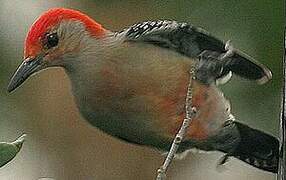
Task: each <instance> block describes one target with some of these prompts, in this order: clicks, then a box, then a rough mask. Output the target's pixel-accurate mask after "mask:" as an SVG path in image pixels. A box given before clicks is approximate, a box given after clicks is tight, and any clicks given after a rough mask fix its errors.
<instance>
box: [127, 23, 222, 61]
mask: <svg viewBox="0 0 286 180" xmlns="http://www.w3.org/2000/svg"><path fill="white" fill-rule="evenodd" d="M124 33H126V39H127V40H129V41H143V42H148V43H151V44H154V45H157V46H160V47H163V48H170V49H173V50H175V51H178V52H179V53H181V54H184V55H186V56H189V57H197V56H198V55H199V54H200V53H201V52H203V51H204V50H206V49H208V50H212V51H217V52H221V53H222V52H224V51H225V50H224V43H223V42H222V41H220V40H218V39H216V38H214V37H212V36H211V35H210V34H208V33H207V32H206V31H204V30H202V29H199V28H196V27H194V26H192V25H191V24H187V23H178V22H176V21H146V22H142V23H138V24H134V25H132V26H131V27H130V28H128V29H126V30H125V31H124Z"/></svg>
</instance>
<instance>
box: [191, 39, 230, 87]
mask: <svg viewBox="0 0 286 180" xmlns="http://www.w3.org/2000/svg"><path fill="white" fill-rule="evenodd" d="M225 50H226V52H225V53H219V52H217V51H210V50H205V51H203V52H202V53H201V54H200V55H199V63H198V66H197V69H196V79H198V80H199V81H201V82H202V83H204V84H212V83H216V84H224V83H226V82H227V81H228V80H230V78H231V75H232V73H231V71H229V70H228V69H227V68H226V67H227V63H228V62H229V61H230V58H231V57H232V56H233V55H234V53H235V49H234V47H233V45H232V44H231V42H230V41H227V42H226V44H225Z"/></svg>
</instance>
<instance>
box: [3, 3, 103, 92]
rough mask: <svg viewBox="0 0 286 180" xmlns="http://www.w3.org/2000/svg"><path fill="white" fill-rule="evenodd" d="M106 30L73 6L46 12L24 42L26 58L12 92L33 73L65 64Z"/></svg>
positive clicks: (10, 84) (18, 70)
mask: <svg viewBox="0 0 286 180" xmlns="http://www.w3.org/2000/svg"><path fill="white" fill-rule="evenodd" d="M105 33H106V30H105V29H104V28H103V27H102V26H101V25H100V24H98V23H97V22H95V21H94V20H93V19H91V18H90V17H88V16H87V15H85V14H83V13H81V12H79V11H76V10H71V9H65V8H54V9H50V10H48V11H47V12H45V13H43V14H42V15H41V16H40V17H39V18H38V19H37V20H36V21H35V22H34V24H33V25H32V26H31V28H30V30H29V32H28V33H27V36H26V40H25V44H24V60H23V62H22V63H21V65H20V66H19V67H18V69H17V71H16V72H15V74H14V75H13V77H12V78H11V80H10V83H9V85H8V91H9V92H11V91H13V90H14V89H16V88H17V87H18V86H20V85H21V84H22V83H23V82H24V81H25V80H26V79H27V78H28V77H29V76H31V75H32V74H34V73H36V72H38V71H40V70H42V69H45V68H47V67H52V66H61V65H63V63H64V59H67V57H73V56H76V55H77V53H79V52H80V51H82V49H84V47H83V46H84V45H85V44H86V43H88V42H87V41H88V39H90V37H94V38H99V37H100V36H102V35H104V34H105Z"/></svg>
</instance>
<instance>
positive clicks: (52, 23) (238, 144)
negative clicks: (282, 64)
mask: <svg viewBox="0 0 286 180" xmlns="http://www.w3.org/2000/svg"><path fill="white" fill-rule="evenodd" d="M231 48H232V47H231V46H230V45H229V43H226V44H225V43H223V42H222V41H220V40H218V39H217V38H214V37H212V36H211V35H209V34H208V33H207V32H205V31H204V30H202V29H200V28H196V27H194V26H192V25H191V24H188V23H178V22H176V21H161V20H158V21H146V22H142V23H138V24H134V25H132V26H130V27H129V28H126V29H124V30H122V31H120V32H112V31H110V30H106V29H105V28H103V27H102V26H101V25H100V24H98V23H97V22H95V21H94V20H93V19H91V18H90V17H88V16H87V15H84V14H82V13H81V12H78V11H75V10H70V9H64V8H55V9H51V10H49V11H47V12H45V13H44V14H43V15H41V16H40V17H39V18H38V19H37V20H36V22H35V23H34V24H33V25H32V27H31V29H30V31H29V33H28V35H27V38H26V41H25V52H24V58H25V59H24V61H23V63H22V64H21V65H20V67H19V68H18V70H17V71H16V72H15V74H14V76H13V77H12V79H11V82H10V84H9V86H8V91H13V90H14V89H15V88H17V87H18V86H19V85H20V84H22V83H23V82H24V81H25V80H26V79H27V78H28V77H29V76H30V75H32V74H34V73H35V72H38V71H40V70H42V69H46V68H49V67H62V68H64V70H65V72H66V73H67V75H68V76H69V78H70V80H71V85H72V92H73V95H74V97H75V102H76V104H77V107H78V108H79V110H80V113H81V114H82V116H83V117H84V118H85V119H86V120H87V121H88V122H89V123H91V124H92V125H93V126H95V127H97V128H99V129H101V130H102V131H104V132H106V133H108V134H110V135H112V136H115V137H118V138H120V139H123V140H126V141H128V142H131V143H136V144H140V145H146V146H150V147H154V148H157V149H159V150H162V151H167V150H168V149H169V147H170V144H171V142H172V140H173V137H174V135H175V134H176V132H177V131H178V129H179V128H180V124H181V122H182V121H183V119H184V116H185V109H184V106H185V98H186V90H187V87H188V82H189V78H190V77H189V76H190V74H189V71H190V67H191V66H193V65H194V64H195V63H196V64H197V66H196V67H197V68H196V80H195V81H194V83H193V106H194V107H196V109H197V110H198V112H197V115H196V117H195V118H194V119H193V120H192V122H191V125H190V128H189V130H188V132H187V134H186V138H185V139H184V141H183V142H182V144H181V146H180V149H179V152H183V151H185V150H188V149H191V148H198V149H201V150H205V151H215V150H218V151H222V152H225V153H226V154H227V156H234V157H236V158H238V159H241V160H242V161H244V162H247V163H249V164H251V165H253V166H255V167H258V168H260V169H263V170H266V171H271V172H277V164H278V154H279V153H278V146H279V142H278V140H277V139H276V138H275V137H272V136H270V135H267V134H266V133H264V132H262V131H258V130H255V129H252V128H250V127H248V126H246V125H243V124H241V123H239V122H236V121H234V118H233V116H232V115H231V113H230V104H229V103H228V101H227V100H226V99H225V97H224V96H223V95H222V93H221V91H220V90H219V89H218V88H217V86H216V85H217V82H222V80H227V79H228V78H230V76H231V73H233V74H236V75H238V76H240V77H243V78H246V79H249V80H254V81H257V82H259V83H264V82H266V81H268V80H269V79H271V73H270V71H269V70H268V69H267V68H266V67H264V66H263V65H261V64H259V63H256V62H254V61H252V60H250V57H248V56H246V55H245V54H243V53H242V52H240V51H238V50H231V51H227V49H231ZM229 52H231V53H229Z"/></svg>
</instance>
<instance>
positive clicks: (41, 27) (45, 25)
mask: <svg viewBox="0 0 286 180" xmlns="http://www.w3.org/2000/svg"><path fill="white" fill-rule="evenodd" d="M68 19H74V20H78V21H81V22H82V23H83V24H84V25H85V26H86V29H87V30H88V31H89V32H90V33H91V34H92V35H94V36H96V37H98V36H101V35H102V34H104V32H105V31H106V30H105V29H104V28H103V27H102V26H101V25H100V24H99V23H97V22H95V21H94V20H93V19H91V18H90V17H88V16H87V15H85V14H83V13H81V12H79V11H76V10H72V9H65V8H53V9H50V10H48V11H46V12H45V13H43V14H42V15H41V16H40V17H39V18H38V19H37V20H36V21H35V22H34V24H33V25H32V27H31V28H30V31H29V33H28V35H27V37H26V41H25V47H26V48H25V49H26V50H25V56H27V55H33V53H34V52H35V51H36V50H38V48H39V47H37V46H38V45H39V39H40V38H41V37H42V36H43V35H44V34H45V33H46V32H47V31H49V29H50V28H52V27H53V26H55V25H57V24H58V23H60V22H61V21H62V20H68ZM31 53H32V54H31Z"/></svg>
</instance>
